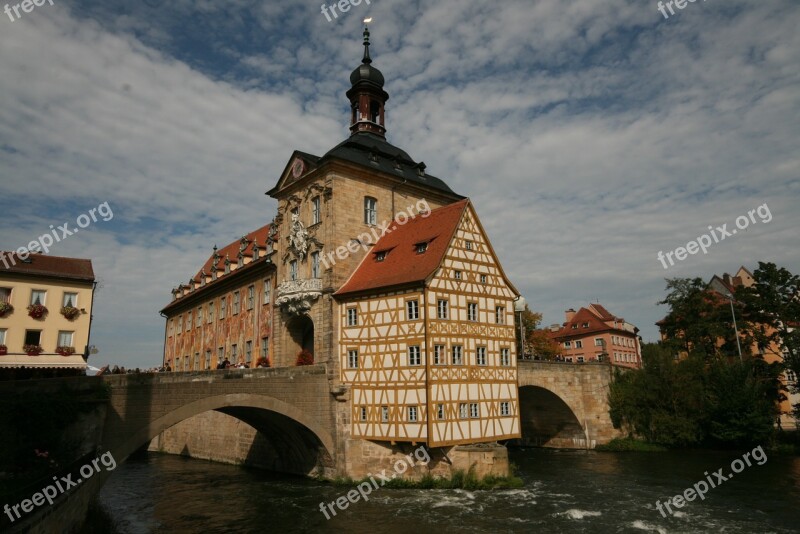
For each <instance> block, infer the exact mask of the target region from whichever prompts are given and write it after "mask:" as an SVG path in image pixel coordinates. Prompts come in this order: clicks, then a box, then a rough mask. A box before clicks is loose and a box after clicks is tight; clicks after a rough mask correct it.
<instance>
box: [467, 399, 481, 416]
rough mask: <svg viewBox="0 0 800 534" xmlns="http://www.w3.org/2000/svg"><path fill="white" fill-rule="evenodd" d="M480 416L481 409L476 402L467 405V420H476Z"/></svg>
mask: <svg viewBox="0 0 800 534" xmlns="http://www.w3.org/2000/svg"><path fill="white" fill-rule="evenodd" d="M480 416H481V409H480V406H478V403H477V402H470V403H469V418H470V419H477V418H479V417H480Z"/></svg>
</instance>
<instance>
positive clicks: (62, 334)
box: [58, 330, 75, 347]
mask: <svg viewBox="0 0 800 534" xmlns="http://www.w3.org/2000/svg"><path fill="white" fill-rule="evenodd" d="M74 335H75V332H67V331H65V330H61V331H59V332H58V346H59V347H72V346H73V345H72V338H73V337H74Z"/></svg>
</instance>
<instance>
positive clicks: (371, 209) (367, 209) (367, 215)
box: [364, 197, 378, 226]
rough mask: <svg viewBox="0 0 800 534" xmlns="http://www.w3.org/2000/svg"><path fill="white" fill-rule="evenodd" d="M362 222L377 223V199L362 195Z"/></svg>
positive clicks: (373, 224)
mask: <svg viewBox="0 0 800 534" xmlns="http://www.w3.org/2000/svg"><path fill="white" fill-rule="evenodd" d="M364 224H369V225H371V226H375V225H377V224H378V199H376V198H372V197H364Z"/></svg>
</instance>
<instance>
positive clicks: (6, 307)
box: [0, 302, 14, 317]
mask: <svg viewBox="0 0 800 534" xmlns="http://www.w3.org/2000/svg"><path fill="white" fill-rule="evenodd" d="M13 311H14V306H12V305H11V304H10V303H8V302H0V317H5V316H6V315H10V314H11V312H13Z"/></svg>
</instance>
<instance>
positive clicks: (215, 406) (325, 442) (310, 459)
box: [115, 393, 334, 472]
mask: <svg viewBox="0 0 800 534" xmlns="http://www.w3.org/2000/svg"><path fill="white" fill-rule="evenodd" d="M212 410H215V411H218V412H221V413H224V414H227V415H230V416H233V417H235V418H237V419H239V420H241V421H243V422H245V423H247V424H249V425H250V426H252V427H254V428H255V429H256V430H258V431H260V432H261V433H262V434H266V435H268V437H269V438H270V439H272V440H274V441H276V442H277V443H279V444H280V445H282V446H280V447H276V449H279V450H280V451H281V453H282V454H284V455H285V458H284V460H285V461H286V462H287V464H288V465H290V466H291V467H292V468H293V469H288V470H289V471H290V472H291V471H303V470H305V469H308V468H311V467H313V465H314V464H316V463H317V462H318V460H319V455H320V453H322V454H323V455H327V456H328V458H332V457H333V454H334V440H333V437H332V436H331V434H330V433H329V432H328V431H327V430H326V429H325V428H323V427H322V426H321V425H320V424H319V423H318V422H317V421H315V420H313V419H312V418H310V417H308V416H307V415H306V414H305V413H304V412H303V411H302V410H300V409H299V408H297V407H295V406H293V405H291V404H288V403H286V402H283V401H281V400H279V399H276V398H274V397H271V396H268V395H262V394H252V393H228V394H221V395H212V396H209V397H204V398H200V399H197V400H195V401H193V402H189V403H187V404H184V405H182V406H179V407H178V408H175V409H174V410H172V411H169V412H168V413H166V414H164V415H163V416H161V417H158V418H157V419H154V420H153V421H150V422H149V423H148V424H147V425H146V426H144V427H143V428H140V429H139V430H137V431H136V432H135V433H133V434H132V435H130V436H129V437H126V438H123V440H122V443H120V444H119V445H118V446H117V447H115V449H116V452H115V457H117V458H118V459H119V460H120V461H124V460H125V459H127V458H128V456H130V455H131V454H132V453H133V452H135V451H136V450H138V449H139V448H141V447H142V446H144V445H146V444H147V443H149V442H150V441H151V440H152V439H153V438H155V437H156V436H158V435H160V434H161V433H163V432H164V431H165V430H167V429H169V428H171V427H173V426H175V425H177V424H178V423H180V422H182V421H185V420H187V419H190V418H191V417H194V416H196V415H200V414H203V413H206V412H208V411H212ZM271 431H272V432H271ZM117 455H119V456H117Z"/></svg>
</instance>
